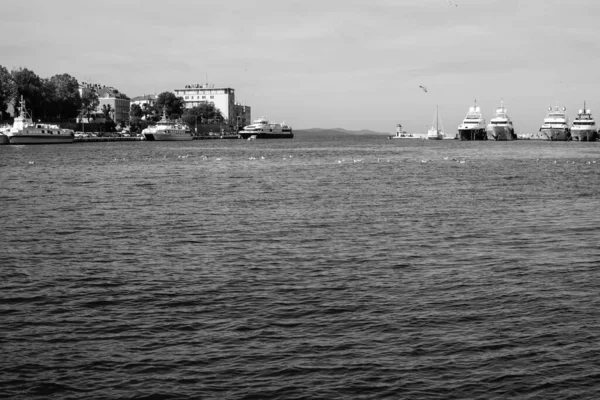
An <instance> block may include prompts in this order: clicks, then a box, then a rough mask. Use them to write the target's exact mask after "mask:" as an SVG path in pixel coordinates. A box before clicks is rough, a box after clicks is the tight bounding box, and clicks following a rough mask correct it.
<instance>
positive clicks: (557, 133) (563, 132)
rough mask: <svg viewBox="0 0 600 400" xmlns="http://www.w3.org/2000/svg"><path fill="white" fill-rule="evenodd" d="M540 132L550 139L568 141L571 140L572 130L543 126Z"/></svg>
mask: <svg viewBox="0 0 600 400" xmlns="http://www.w3.org/2000/svg"><path fill="white" fill-rule="evenodd" d="M540 132H541V133H542V135H544V136H546V137H547V138H548V139H549V140H552V141H560V142H566V141H568V140H571V131H570V130H569V129H565V128H541V129H540Z"/></svg>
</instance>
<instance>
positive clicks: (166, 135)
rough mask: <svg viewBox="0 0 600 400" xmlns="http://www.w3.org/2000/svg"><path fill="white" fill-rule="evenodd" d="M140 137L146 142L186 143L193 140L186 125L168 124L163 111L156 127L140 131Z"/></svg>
mask: <svg viewBox="0 0 600 400" xmlns="http://www.w3.org/2000/svg"><path fill="white" fill-rule="evenodd" d="M142 136H143V137H144V139H146V140H148V141H174V140H177V141H183V140H185V141H187V140H193V139H194V137H193V136H192V132H191V131H190V129H189V128H188V127H187V126H186V125H182V124H179V123H174V122H170V121H169V120H167V115H166V113H165V111H164V110H163V116H162V118H161V120H160V121H158V123H157V124H156V125H153V126H149V127H147V128H146V129H144V130H143V131H142Z"/></svg>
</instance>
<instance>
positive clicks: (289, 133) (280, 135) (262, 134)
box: [239, 131, 294, 139]
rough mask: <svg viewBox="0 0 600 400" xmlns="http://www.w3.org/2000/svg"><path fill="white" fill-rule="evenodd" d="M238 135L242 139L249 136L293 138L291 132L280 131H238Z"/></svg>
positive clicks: (257, 137)
mask: <svg viewBox="0 0 600 400" xmlns="http://www.w3.org/2000/svg"><path fill="white" fill-rule="evenodd" d="M239 135H240V137H241V138H242V139H248V138H249V137H250V136H255V137H256V139H293V138H294V134H293V133H292V132H281V133H265V132H262V133H260V132H258V133H257V132H244V131H240V132H239Z"/></svg>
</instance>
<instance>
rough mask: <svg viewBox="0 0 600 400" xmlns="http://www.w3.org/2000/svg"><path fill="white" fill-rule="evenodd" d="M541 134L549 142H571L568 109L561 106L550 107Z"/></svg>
mask: <svg viewBox="0 0 600 400" xmlns="http://www.w3.org/2000/svg"><path fill="white" fill-rule="evenodd" d="M540 132H541V133H542V134H543V135H544V136H546V137H547V138H548V140H558V141H567V140H571V129H570V128H569V117H567V108H566V107H559V106H554V107H548V113H547V114H546V118H544V123H543V124H542V126H541V127H540Z"/></svg>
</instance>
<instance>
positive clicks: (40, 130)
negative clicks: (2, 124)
mask: <svg viewBox="0 0 600 400" xmlns="http://www.w3.org/2000/svg"><path fill="white" fill-rule="evenodd" d="M3 134H4V135H6V137H7V138H8V141H9V143H10V144H54V143H73V139H74V138H75V132H74V131H73V130H71V129H61V128H60V127H59V126H58V125H49V124H40V123H34V122H33V120H32V119H31V116H30V115H29V113H28V112H27V109H26V108H25V101H24V100H23V96H21V104H20V106H19V116H18V117H15V121H14V123H13V126H12V128H10V129H8V130H5V131H4V132H3Z"/></svg>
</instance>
